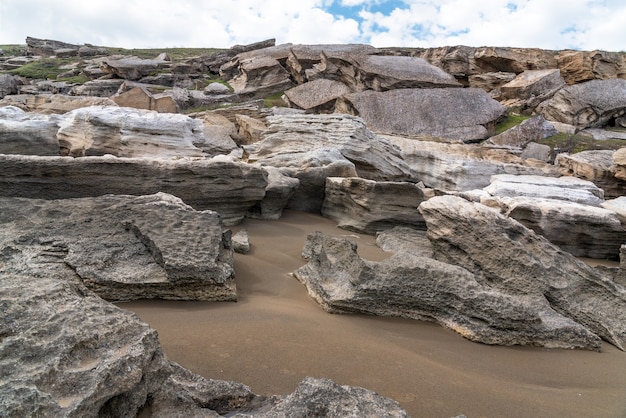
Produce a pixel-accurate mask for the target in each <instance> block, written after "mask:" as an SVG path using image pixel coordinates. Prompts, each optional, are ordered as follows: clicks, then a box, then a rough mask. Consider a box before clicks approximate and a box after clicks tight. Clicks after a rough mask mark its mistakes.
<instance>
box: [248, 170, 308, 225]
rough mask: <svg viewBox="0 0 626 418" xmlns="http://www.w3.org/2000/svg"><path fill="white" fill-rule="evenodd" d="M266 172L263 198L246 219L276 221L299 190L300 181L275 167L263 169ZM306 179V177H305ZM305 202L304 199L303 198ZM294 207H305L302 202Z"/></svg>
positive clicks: (251, 209)
mask: <svg viewBox="0 0 626 418" xmlns="http://www.w3.org/2000/svg"><path fill="white" fill-rule="evenodd" d="M263 169H264V170H265V171H266V172H267V187H266V188H265V197H263V200H261V201H260V202H259V203H258V204H256V205H255V206H253V207H252V208H250V210H249V212H248V217H250V218H257V219H268V220H277V219H280V218H281V216H282V214H283V209H284V208H285V207H287V206H288V205H289V202H290V201H291V198H292V197H293V195H294V194H295V193H296V191H297V190H298V189H299V188H300V180H298V179H297V178H295V177H290V176H288V175H287V174H285V173H283V172H282V171H281V169H279V168H276V167H271V166H267V167H263ZM305 177H306V176H305ZM305 200H306V197H305ZM295 205H296V206H300V207H307V206H306V204H303V202H302V201H298V203H295Z"/></svg>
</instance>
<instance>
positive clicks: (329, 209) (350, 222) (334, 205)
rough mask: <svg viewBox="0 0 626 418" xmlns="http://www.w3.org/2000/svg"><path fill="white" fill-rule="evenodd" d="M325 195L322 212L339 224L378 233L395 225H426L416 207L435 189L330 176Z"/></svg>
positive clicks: (416, 226) (411, 184) (351, 228)
mask: <svg viewBox="0 0 626 418" xmlns="http://www.w3.org/2000/svg"><path fill="white" fill-rule="evenodd" d="M325 195H326V197H325V199H324V203H323V204H322V216H325V217H327V218H330V219H332V220H334V221H336V222H337V224H338V226H339V227H340V228H344V229H348V230H351V231H357V232H362V233H366V234H375V233H376V232H378V231H381V230H385V229H389V228H393V227H394V226H411V227H414V228H417V229H426V224H425V222H424V219H423V218H422V216H421V215H420V213H419V212H418V211H417V207H418V206H419V205H420V203H422V202H423V201H424V200H426V199H428V198H430V197H432V196H434V191H433V190H431V189H427V188H425V187H424V186H423V185H419V184H415V183H408V182H387V181H379V182H377V181H373V180H366V179H362V178H358V177H352V178H337V177H329V178H327V179H326V193H325Z"/></svg>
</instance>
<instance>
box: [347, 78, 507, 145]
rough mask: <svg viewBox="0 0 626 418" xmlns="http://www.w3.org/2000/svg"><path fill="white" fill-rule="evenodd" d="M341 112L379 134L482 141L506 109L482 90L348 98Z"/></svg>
mask: <svg viewBox="0 0 626 418" xmlns="http://www.w3.org/2000/svg"><path fill="white" fill-rule="evenodd" d="M337 110H339V111H341V112H344V113H349V114H353V115H357V116H360V117H361V118H363V120H364V121H365V123H366V124H367V126H368V128H370V129H371V130H372V131H374V132H377V133H384V134H390V135H405V136H417V137H419V136H430V137H442V138H449V139H457V140H462V141H464V142H473V141H479V140H482V139H485V138H487V136H488V135H489V132H490V131H493V129H494V127H495V123H496V121H497V120H498V119H499V118H501V117H502V116H504V115H505V114H506V108H505V107H504V106H502V105H501V104H500V103H498V102H496V101H495V100H493V99H492V98H491V97H489V95H488V94H487V93H486V92H485V91H484V90H481V89H472V88H469V89H460V88H443V89H439V88H438V89H400V90H390V91H386V92H375V91H364V92H360V93H352V94H348V95H346V96H344V97H343V98H342V99H341V101H339V100H338V102H337Z"/></svg>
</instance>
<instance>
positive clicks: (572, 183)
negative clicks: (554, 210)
mask: <svg viewBox="0 0 626 418" xmlns="http://www.w3.org/2000/svg"><path fill="white" fill-rule="evenodd" d="M484 190H485V191H487V192H488V193H489V194H490V195H491V196H495V197H516V196H526V197H538V198H542V199H556V200H560V201H567V202H575V203H580V204H582V205H588V206H596V207H597V206H600V203H602V201H603V200H604V191H603V190H602V189H600V188H599V187H597V186H596V185H595V184H593V183H592V182H590V181H587V180H582V179H579V178H576V177H559V178H554V177H544V176H530V175H519V176H516V175H510V174H499V175H494V176H492V177H491V184H490V185H489V186H487V187H485V188H484Z"/></svg>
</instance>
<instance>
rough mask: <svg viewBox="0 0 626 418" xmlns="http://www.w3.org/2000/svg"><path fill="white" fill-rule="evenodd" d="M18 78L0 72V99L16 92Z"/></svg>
mask: <svg viewBox="0 0 626 418" xmlns="http://www.w3.org/2000/svg"><path fill="white" fill-rule="evenodd" d="M17 85H18V78H17V77H16V76H13V75H11V74H0V99H2V98H3V97H4V96H8V95H10V94H17Z"/></svg>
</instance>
